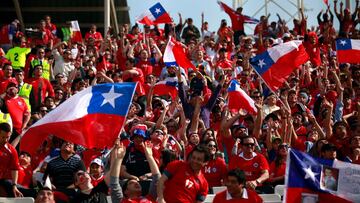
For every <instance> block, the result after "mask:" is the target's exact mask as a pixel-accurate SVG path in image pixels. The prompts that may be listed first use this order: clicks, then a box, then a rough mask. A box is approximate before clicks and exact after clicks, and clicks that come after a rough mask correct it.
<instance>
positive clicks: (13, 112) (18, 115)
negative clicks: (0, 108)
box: [5, 96, 30, 134]
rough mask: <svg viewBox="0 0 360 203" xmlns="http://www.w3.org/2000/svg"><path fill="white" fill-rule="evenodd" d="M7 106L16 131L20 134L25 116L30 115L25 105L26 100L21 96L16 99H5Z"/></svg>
mask: <svg viewBox="0 0 360 203" xmlns="http://www.w3.org/2000/svg"><path fill="white" fill-rule="evenodd" d="M5 105H6V108H7V110H8V112H9V114H10V117H11V120H12V123H13V127H14V129H15V130H16V131H17V132H18V133H19V134H20V133H21V131H22V129H21V128H22V125H23V120H24V115H25V114H29V113H30V111H29V109H28V107H27V105H26V103H25V100H24V99H23V98H21V97H19V96H17V97H14V98H5Z"/></svg>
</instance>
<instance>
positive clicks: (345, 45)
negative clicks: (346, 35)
mask: <svg viewBox="0 0 360 203" xmlns="http://www.w3.org/2000/svg"><path fill="white" fill-rule="evenodd" d="M336 49H337V50H349V49H352V47H351V39H338V40H336Z"/></svg>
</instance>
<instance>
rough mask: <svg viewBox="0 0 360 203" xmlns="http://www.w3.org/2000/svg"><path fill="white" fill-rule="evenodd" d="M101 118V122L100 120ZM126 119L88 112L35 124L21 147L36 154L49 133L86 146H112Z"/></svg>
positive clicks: (24, 138)
mask: <svg viewBox="0 0 360 203" xmlns="http://www.w3.org/2000/svg"><path fill="white" fill-rule="evenodd" d="M99 120H101V123H100V122H98V121H99ZM124 121H125V119H124V117H122V116H117V115H114V114H87V115H86V116H84V117H82V118H79V119H76V120H71V121H63V122H56V123H47V124H43V125H40V126H35V127H32V128H30V129H29V130H28V131H27V132H26V134H25V135H24V136H23V137H22V139H21V145H20V149H21V151H26V152H29V153H30V154H34V153H35V152H36V150H37V149H38V148H39V146H40V145H41V144H42V143H43V142H44V141H45V140H46V138H47V137H48V135H55V136H56V137H59V138H61V139H64V140H67V141H70V142H73V143H75V144H79V145H82V146H84V147H86V148H94V147H96V148H104V147H111V146H113V144H114V141H115V140H116V138H117V137H118V135H119V132H120V130H121V128H122V126H123V124H124ZM84 123H85V125H84ZM114 123H116V124H117V125H114Z"/></svg>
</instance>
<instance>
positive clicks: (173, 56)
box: [163, 37, 196, 73]
mask: <svg viewBox="0 0 360 203" xmlns="http://www.w3.org/2000/svg"><path fill="white" fill-rule="evenodd" d="M163 61H164V63H165V65H166V66H179V67H181V68H183V69H184V70H185V72H186V73H187V70H188V68H192V69H193V70H196V68H195V65H194V64H192V63H191V61H190V60H189V59H188V58H187V57H186V54H185V51H184V49H183V47H182V45H181V43H180V42H178V41H176V40H175V39H173V38H172V37H170V39H169V42H168V43H167V45H166V48H165V52H164V56H163Z"/></svg>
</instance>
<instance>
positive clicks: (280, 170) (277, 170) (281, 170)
mask: <svg viewBox="0 0 360 203" xmlns="http://www.w3.org/2000/svg"><path fill="white" fill-rule="evenodd" d="M285 171H286V163H285V162H284V163H282V164H281V165H280V166H278V167H276V166H275V161H273V162H271V164H270V176H271V175H272V176H273V178H276V177H280V176H283V175H285Z"/></svg>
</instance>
